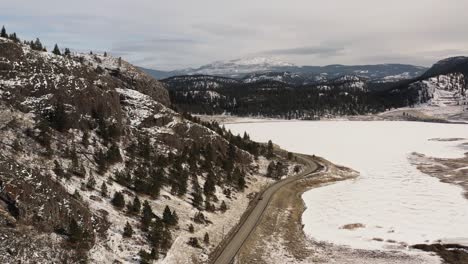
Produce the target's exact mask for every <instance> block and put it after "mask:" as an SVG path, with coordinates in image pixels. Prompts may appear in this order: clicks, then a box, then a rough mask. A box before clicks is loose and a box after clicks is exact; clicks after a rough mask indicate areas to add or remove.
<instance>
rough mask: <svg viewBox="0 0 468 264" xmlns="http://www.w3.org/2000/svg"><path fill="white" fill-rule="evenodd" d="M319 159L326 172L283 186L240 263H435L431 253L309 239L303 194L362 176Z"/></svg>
mask: <svg viewBox="0 0 468 264" xmlns="http://www.w3.org/2000/svg"><path fill="white" fill-rule="evenodd" d="M316 160H317V162H319V163H320V164H322V165H325V168H326V169H325V170H324V171H322V172H320V173H318V174H315V175H313V176H311V177H308V178H305V179H303V180H300V181H296V182H293V183H291V184H289V185H287V186H285V187H283V188H282V189H281V190H279V191H278V192H277V193H276V194H275V195H274V196H273V198H272V199H271V201H270V204H269V206H268V209H267V210H266V211H265V213H264V215H263V217H262V220H261V222H260V223H259V224H258V226H257V227H256V229H255V230H254V232H252V234H251V235H250V237H249V238H248V239H247V241H246V243H245V244H244V246H243V247H242V248H241V250H240V252H239V254H238V256H237V259H236V261H237V263H243V264H245V263H256V264H257V263H265V264H266V263H330V262H334V263H355V264H357V263H359V264H361V263H369V264H370V263H379V264H383V263H388V264H390V263H392V264H393V263H399V264H402V263H404V264H410V263H411V264H413V263H431V261H430V260H429V259H428V258H426V257H428V256H427V255H429V253H428V254H427V255H426V256H408V255H407V254H404V253H402V252H381V251H366V250H352V249H348V248H342V247H338V246H335V245H332V244H328V243H323V242H317V241H314V240H312V239H310V238H308V237H307V236H306V235H305V234H304V232H303V230H302V228H303V223H302V213H303V212H304V210H305V209H306V208H305V204H304V201H303V200H302V198H301V196H302V194H303V193H304V192H305V191H307V190H310V189H312V188H318V187H321V186H324V185H328V184H332V183H336V182H338V181H343V180H348V179H352V178H356V177H357V176H358V173H357V172H355V171H353V170H351V169H348V168H345V167H340V166H336V165H334V164H332V163H330V162H328V161H327V160H325V159H322V158H318V157H317V158H316ZM432 254H434V253H432ZM433 259H434V258H432V260H433ZM428 260H429V261H428Z"/></svg>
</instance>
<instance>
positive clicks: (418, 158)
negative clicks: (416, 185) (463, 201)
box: [409, 152, 468, 199]
mask: <svg viewBox="0 0 468 264" xmlns="http://www.w3.org/2000/svg"><path fill="white" fill-rule="evenodd" d="M409 159H410V162H411V163H412V164H414V165H415V166H416V167H417V168H418V170H420V171H421V172H423V173H425V174H427V175H430V176H433V177H437V178H439V179H440V181H442V182H446V183H451V184H456V185H458V186H461V187H462V188H463V189H464V190H465V197H466V198H467V199H468V152H467V153H465V156H464V157H463V158H458V159H443V158H433V157H428V156H425V155H423V154H419V153H412V154H411V155H410V157H409Z"/></svg>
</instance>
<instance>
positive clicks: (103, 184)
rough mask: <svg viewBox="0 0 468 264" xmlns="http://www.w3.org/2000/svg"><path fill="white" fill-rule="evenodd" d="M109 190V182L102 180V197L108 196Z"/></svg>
mask: <svg viewBox="0 0 468 264" xmlns="http://www.w3.org/2000/svg"><path fill="white" fill-rule="evenodd" d="M107 195H108V191H107V184H106V183H105V182H102V185H101V196H102V197H107Z"/></svg>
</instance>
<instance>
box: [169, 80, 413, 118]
mask: <svg viewBox="0 0 468 264" xmlns="http://www.w3.org/2000/svg"><path fill="white" fill-rule="evenodd" d="M389 87H390V88H386V89H384V90H383V91H366V90H362V89H356V88H339V87H333V86H331V87H329V88H327V89H323V87H322V88H321V87H320V86H317V85H305V86H290V85H287V84H282V83H279V82H270V81H265V82H257V83H251V84H242V85H239V84H236V85H233V86H230V87H221V88H218V89H215V90H208V91H207V90H199V91H194V90H184V89H172V88H171V87H170V86H169V87H168V89H169V91H170V96H171V100H172V103H173V104H174V105H175V106H176V107H177V108H178V109H180V110H182V111H188V112H191V113H196V114H209V115H213V114H223V113H230V114H233V115H239V116H264V117H273V118H284V119H312V120H313V119H320V118H322V117H329V116H344V115H364V114H373V113H378V112H382V111H385V110H387V109H389V108H392V107H402V106H411V105H413V104H415V103H416V102H417V96H418V94H417V91H411V90H409V89H396V90H395V89H392V87H391V86H389ZM210 92H216V93H218V94H219V95H220V96H218V97H216V98H213V97H212V96H210V95H209V93H210Z"/></svg>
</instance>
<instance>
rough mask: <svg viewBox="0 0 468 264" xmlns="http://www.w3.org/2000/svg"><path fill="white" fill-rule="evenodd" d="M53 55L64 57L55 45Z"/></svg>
mask: <svg viewBox="0 0 468 264" xmlns="http://www.w3.org/2000/svg"><path fill="white" fill-rule="evenodd" d="M52 53H53V54H55V55H62V53H61V52H60V49H59V47H58V45H57V44H55V46H54V50H53V51H52Z"/></svg>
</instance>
